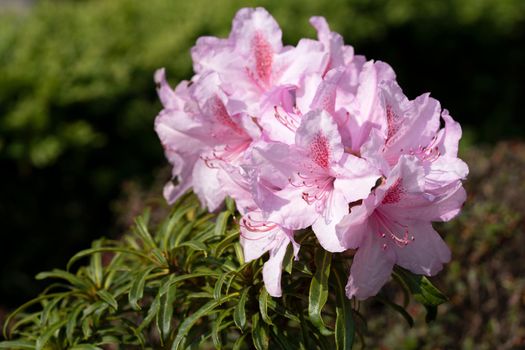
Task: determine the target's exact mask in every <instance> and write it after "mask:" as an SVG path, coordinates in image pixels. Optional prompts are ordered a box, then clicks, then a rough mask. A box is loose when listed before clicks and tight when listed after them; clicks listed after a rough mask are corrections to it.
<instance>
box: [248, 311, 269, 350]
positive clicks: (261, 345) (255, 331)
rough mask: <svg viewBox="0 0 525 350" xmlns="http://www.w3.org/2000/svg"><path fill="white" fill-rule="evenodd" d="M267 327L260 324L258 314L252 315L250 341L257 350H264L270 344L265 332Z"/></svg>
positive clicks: (264, 324)
mask: <svg viewBox="0 0 525 350" xmlns="http://www.w3.org/2000/svg"><path fill="white" fill-rule="evenodd" d="M267 328H268V325H267V324H266V323H262V324H261V323H260V321H259V314H258V313H255V314H253V315H252V341H253V345H254V346H255V348H256V349H257V350H266V349H268V345H269V342H270V338H269V337H268V331H267Z"/></svg>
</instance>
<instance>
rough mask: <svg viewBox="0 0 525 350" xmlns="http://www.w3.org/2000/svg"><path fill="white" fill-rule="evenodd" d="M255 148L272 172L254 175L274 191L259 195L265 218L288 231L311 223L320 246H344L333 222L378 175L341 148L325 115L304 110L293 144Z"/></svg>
mask: <svg viewBox="0 0 525 350" xmlns="http://www.w3.org/2000/svg"><path fill="white" fill-rule="evenodd" d="M258 151H259V153H260V154H261V156H262V157H264V160H265V161H266V162H267V163H268V164H269V167H270V168H271V169H272V170H273V171H272V170H270V171H266V172H267V173H271V174H272V178H269V179H268V178H265V176H264V174H262V175H260V176H259V178H258V179H257V181H258V182H259V183H260V186H259V187H261V186H265V184H268V185H267V186H266V188H268V187H272V186H273V187H275V188H276V189H278V190H276V191H271V190H270V191H266V194H267V195H266V196H264V195H263V196H262V197H261V198H259V203H258V204H259V206H260V207H261V208H262V209H263V211H265V212H268V213H269V215H268V219H269V220H271V221H274V222H277V223H279V224H281V225H282V226H283V227H286V228H289V229H293V230H295V229H303V228H306V227H309V226H312V228H313V230H314V232H315V234H316V236H317V238H318V239H319V242H320V243H321V245H323V247H324V248H325V249H327V250H329V251H342V250H344V247H343V246H341V244H340V242H339V239H338V238H337V236H336V234H335V225H336V224H337V223H338V222H339V221H340V220H341V218H342V217H343V216H345V215H346V214H348V204H349V203H351V202H354V201H356V200H359V199H363V198H366V197H367V196H368V194H369V193H370V190H371V189H372V187H373V186H374V184H375V183H376V181H377V179H378V178H379V174H378V172H377V171H376V170H375V169H373V168H372V167H370V166H369V165H368V163H367V162H366V161H365V160H363V159H360V158H358V157H355V156H353V155H351V154H348V153H345V152H344V149H343V145H342V142H341V137H340V135H339V131H338V129H337V125H336V124H335V122H334V120H333V118H332V117H331V116H330V114H328V113H326V112H325V111H312V112H309V113H308V114H306V115H304V116H303V117H302V119H301V125H300V126H299V128H298V129H297V133H296V135H295V144H293V145H291V146H288V145H283V144H278V143H275V144H270V145H269V146H268V147H267V148H266V149H264V150H263V149H260V148H259V149H258ZM283 155H284V157H285V158H283ZM276 174H280V176H279V175H276ZM276 177H277V178H276ZM284 179H286V180H287V182H284Z"/></svg>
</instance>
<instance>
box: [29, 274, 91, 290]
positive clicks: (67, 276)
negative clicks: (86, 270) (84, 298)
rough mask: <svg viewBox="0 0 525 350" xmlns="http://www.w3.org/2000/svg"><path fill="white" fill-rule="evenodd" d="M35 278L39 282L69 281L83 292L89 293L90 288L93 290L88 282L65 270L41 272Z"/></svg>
mask: <svg viewBox="0 0 525 350" xmlns="http://www.w3.org/2000/svg"><path fill="white" fill-rule="evenodd" d="M35 278H36V279H37V280H43V279H46V278H61V279H64V280H66V281H68V282H69V283H70V284H71V285H73V286H75V287H77V288H79V289H81V290H84V291H87V290H88V289H89V288H91V285H90V284H89V283H88V282H87V281H85V280H82V279H80V278H78V277H77V276H75V275H73V274H72V273H69V272H66V271H63V270H58V269H53V270H52V271H47V272H40V273H39V274H37V275H36V277H35Z"/></svg>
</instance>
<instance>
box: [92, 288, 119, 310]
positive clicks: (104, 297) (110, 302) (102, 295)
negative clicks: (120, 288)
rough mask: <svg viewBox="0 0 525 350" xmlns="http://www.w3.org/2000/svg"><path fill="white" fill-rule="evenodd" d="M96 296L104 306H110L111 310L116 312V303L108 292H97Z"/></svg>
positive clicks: (102, 290)
mask: <svg viewBox="0 0 525 350" xmlns="http://www.w3.org/2000/svg"><path fill="white" fill-rule="evenodd" d="M97 295H98V296H99V297H100V299H102V300H103V301H104V302H105V303H106V304H108V305H109V306H111V307H112V308H113V310H115V311H116V310H118V302H117V300H116V299H115V297H114V296H113V295H112V294H111V293H110V292H108V291H107V290H104V289H101V290H97Z"/></svg>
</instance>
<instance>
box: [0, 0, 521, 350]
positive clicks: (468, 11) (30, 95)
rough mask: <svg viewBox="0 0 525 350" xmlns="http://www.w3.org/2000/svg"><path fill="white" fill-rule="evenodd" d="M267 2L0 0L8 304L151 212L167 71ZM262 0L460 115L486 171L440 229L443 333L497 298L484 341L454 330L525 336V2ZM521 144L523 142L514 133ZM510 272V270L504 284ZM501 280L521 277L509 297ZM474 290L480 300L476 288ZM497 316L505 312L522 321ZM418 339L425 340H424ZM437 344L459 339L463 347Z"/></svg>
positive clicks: (475, 164) (300, 32) (307, 31)
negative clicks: (145, 204)
mask: <svg viewBox="0 0 525 350" xmlns="http://www.w3.org/2000/svg"><path fill="white" fill-rule="evenodd" d="M254 4H255V2H249V1H199V0H192V1H178V0H172V1H170V0H148V1H136V0H135V1H133V0H111V1H108V0H99V1H97V0H92V1H89V0H76V1H74V0H69V1H66V0H56V1H30V0H27V1H12V0H10V1H8V0H0V170H1V171H0V183H1V185H0V219H1V224H0V233H1V237H2V243H1V244H0V257H1V264H0V278H1V280H0V305H2V309H3V310H9V309H11V308H13V307H14V306H16V305H17V304H20V303H21V302H23V301H25V300H27V299H28V298H31V297H33V296H35V295H36V294H37V293H38V291H39V290H40V289H41V288H42V285H40V284H39V283H37V282H36V281H35V280H34V278H33V277H34V275H35V274H36V273H37V272H39V271H42V270H46V269H51V268H53V267H63V266H64V265H65V263H66V261H67V260H68V257H70V256H71V255H72V254H73V253H74V252H76V251H77V250H79V249H82V248H85V247H87V246H89V244H90V242H91V241H92V240H93V239H94V238H97V237H100V236H109V237H117V236H118V235H119V234H120V233H121V232H122V231H123V230H125V228H126V223H127V222H128V220H127V218H128V217H129V216H130V214H129V211H130V210H132V209H133V208H136V207H142V204H140V203H139V204H137V203H136V201H137V198H142V197H141V195H140V193H141V191H143V190H140V189H149V188H151V187H152V186H153V182H154V180H155V179H158V178H159V176H160V178H161V179H160V182H163V181H164V180H166V179H167V178H166V175H165V173H162V170H161V169H162V168H163V167H165V165H166V162H165V160H164V157H163V153H162V148H161V146H160V144H159V142H158V140H157V138H156V135H155V134H154V131H153V120H154V117H155V115H156V113H157V112H158V111H159V110H160V103H159V102H158V101H157V98H156V95H155V86H154V84H153V80H152V77H153V72H154V71H155V69H157V68H159V67H166V69H167V72H168V77H169V79H170V81H171V82H172V83H174V84H175V83H177V82H178V81H180V80H182V79H187V78H189V77H190V76H191V74H192V69H191V60H190V55H189V48H190V47H191V46H192V45H193V43H194V42H195V40H196V39H197V38H198V37H199V36H202V35H216V36H226V35H227V33H228V32H229V29H230V25H231V20H232V18H233V15H234V14H235V12H236V11H237V10H238V9H239V8H241V7H244V6H253V5H254ZM256 4H257V5H260V6H264V7H266V8H267V9H268V10H269V11H270V12H271V13H272V14H273V15H274V16H275V17H276V19H277V21H278V22H279V23H280V25H281V27H282V29H283V34H284V37H283V40H284V42H285V43H286V44H295V43H296V42H297V41H298V39H299V38H300V37H303V36H310V37H312V36H314V35H315V32H314V30H313V29H312V28H311V27H310V26H309V24H308V18H309V17H310V16H313V15H322V16H325V17H326V18H327V20H328V22H329V24H330V25H331V27H332V29H333V30H334V31H338V32H340V33H341V34H343V36H344V38H345V41H346V43H347V44H351V45H353V46H354V48H355V50H356V53H358V54H363V55H366V56H367V57H368V58H373V59H376V60H383V61H386V62H388V63H389V64H391V65H392V66H393V67H394V69H395V70H396V72H397V75H398V81H399V83H400V85H401V86H402V87H403V88H404V91H405V93H406V95H407V96H408V97H409V98H414V97H416V96H417V95H419V94H421V93H424V92H431V93H432V95H433V96H434V97H435V98H437V99H439V100H440V101H441V103H442V106H443V107H444V108H447V109H448V110H449V111H450V112H451V115H452V116H453V117H454V118H456V119H457V120H458V121H460V122H461V123H462V125H463V128H464V139H463V141H462V153H463V156H464V157H465V159H466V160H467V162H468V163H469V165H470V167H471V169H472V170H473V176H472V178H471V180H470V182H469V183H468V184H467V185H468V186H467V187H468V189H469V195H470V201H469V204H467V207H466V210H465V214H464V215H463V216H462V218H460V219H459V220H457V222H455V223H453V224H449V225H445V226H444V227H443V228H442V231H443V232H446V237H447V240H448V242H449V244H451V245H452V249H453V251H454V254H455V262H454V263H452V264H451V266H449V268H448V269H447V272H446V275H445V277H443V278H442V279H443V281H442V283H443V285H445V286H447V287H446V288H444V289H445V290H446V291H447V292H448V294H449V295H451V300H452V303H451V304H450V306H449V308H448V309H447V310H448V311H450V312H452V311H453V312H452V313H451V314H452V315H453V316H450V315H448V316H445V317H444V320H445V321H444V322H448V323H443V324H442V325H438V326H436V327H438V328H437V329H438V331H436V332H437V333H440V334H442V333H443V332H445V333H446V331H447V329H446V328H447V327H449V328H450V327H456V326H457V325H456V324H455V323H454V322H458V320H457V318H459V319H461V315H463V314H465V315H467V314H468V313H469V312H472V309H476V310H480V308H481V306H483V305H485V306H486V304H487V303H488V302H491V303H493V304H494V303H495V306H494V307H492V308H489V309H488V311H487V313H486V317H485V316H479V315H480V314H481V315H485V314H484V313H483V312H482V311H479V312H478V314H476V315H472V317H473V319H472V320H471V322H478V323H477V326H476V328H477V329H478V330H483V332H481V333H482V334H481V333H479V332H478V333H476V332H477V331H476V330H470V332H471V333H472V334H469V330H465V332H464V333H463V334H461V333H457V332H456V333H454V334H456V335H452V336H451V339H456V338H455V337H456V336H457V337H462V342H461V344H462V345H461V347H463V348H465V349H469V348H480V347H476V346H478V345H479V344H482V343H486V342H485V341H484V340H483V339H484V338H483V337H484V336H487V334H489V335H491V334H492V335H494V337H495V338H492V339H495V340H493V341H494V343H493V344H500V345H501V344H503V340H501V342H499V340H500V338H497V337H502V338H503V337H504V334H505V332H511V330H510V328H509V327H511V326H510V325H513V326H515V327H517V328H516V329H514V330H512V334H513V335H516V334H518V335H517V336H516V337H517V338H515V337H514V338H513V337H510V336H509V337H508V338H507V339H506V340H505V341H507V342H508V344H507V345H506V346H507V347H506V348H513V347H514V346H520V345H519V344H520V341H521V342H525V340H524V338H523V335H524V334H525V330H524V328H525V325H524V324H523V318H520V316H519V315H518V314H519V312H518V310H520V308H521V310H522V311H523V306H524V305H525V294H524V289H525V277H524V275H525V271H524V269H523V268H520V267H515V266H514V267H512V268H510V262H508V261H512V260H514V259H521V260H519V261H521V262H522V264H521V265H523V262H525V253H524V249H525V248H524V247H525V244H524V241H523V234H524V218H523V210H524V209H525V208H523V206H522V205H521V207H520V204H519V203H521V202H523V198H524V196H525V188H524V185H523V183H522V180H521V181H518V180H516V179H519V177H517V176H518V174H522V175H519V176H525V175H523V174H525V173H524V169H525V156H524V155H525V147H523V145H522V144H521V143H520V142H519V140H520V139H521V140H522V139H523V137H524V136H525V118H524V115H523V111H522V110H523V108H522V106H523V101H524V100H525V88H524V84H525V2H524V1H522V0H435V1H433V0H429V1H419V0H376V1H365V0H350V1H343V0H331V1H326V2H321V1H316V0H303V1H288V2H283V1H279V0H271V1H259V2H257V3H256ZM509 139H510V140H514V141H512V142H509V141H505V142H503V141H504V140H509ZM498 152H499V153H498ZM159 174H161V175H159ZM521 179H523V177H521ZM155 188H156V189H157V188H158V187H155ZM157 192H158V191H157ZM159 195H160V193H157V196H159ZM138 201H139V202H140V199H139V200H138ZM520 237H521V238H520ZM8 242H9V243H8ZM503 246H505V250H503V249H500V248H502V247H503ZM480 249H481V251H480ZM476 252H477V253H476ZM491 254H492V255H491ZM498 254H499V255H498ZM494 261H495V263H497V264H499V265H497V266H495V265H494ZM483 264H487V265H483ZM490 264H492V265H490ZM476 267H480V268H479V269H476ZM472 271H474V272H472ZM487 271H492V272H491V273H487ZM479 274H481V275H479ZM480 276H481V277H480ZM483 276H485V277H486V279H485V280H484V279H483V278H485V277H483ZM502 276H503V277H505V276H506V277H505V278H506V279H502V280H501V281H499V280H497V279H498V278H500V277H501V278H503V277H502ZM509 276H510V277H509ZM520 276H521V278H520ZM483 281H485V282H486V284H483V283H485V282H483ZM498 281H499V282H501V283H499V282H498ZM505 281H506V282H505ZM509 281H510V282H509ZM474 282H477V283H478V284H479V283H482V286H481V287H480V286H479V285H477V286H476V285H472V283H474ZM503 283H507V284H509V283H510V284H509V285H508V286H507V287H504V291H503V292H498V290H497V288H502V287H501V286H502V285H503ZM494 284H495V285H496V286H494ZM491 286H492V287H491ZM483 288H485V289H486V292H483V293H482V292H480V290H483ZM490 288H495V289H494V290H492V291H491V289H490ZM505 288H507V289H505ZM473 290H475V291H473ZM473 292H479V293H480V295H479V296H477V297H476V296H472V295H470V294H469V293H473ZM498 293H499V294H498ZM516 293H517V294H516ZM465 298H467V299H468V300H467V301H465ZM472 298H474V299H472ZM476 298H477V299H476ZM512 298H514V299H512ZM476 300H477V302H476ZM485 301H487V303H486V302H485ZM414 312H415V313H417V311H414ZM513 312H514V313H518V314H516V315H515V314H513ZM454 315H455V316H454ZM458 315H459V316H458ZM447 317H448V318H447ZM450 317H452V320H450ZM454 317H456V319H454ZM476 317H477V318H476ZM480 317H481V319H479V318H480ZM491 317H495V319H501V318H505V317H506V318H507V319H508V324H507V323H504V321H501V323H498V322H499V321H491ZM474 318H476V321H474ZM385 322H386V321H385ZM494 322H495V323H494ZM475 325H476V324H475ZM372 326H373V325H372ZM403 326H404V328H401V329H402V330H403V329H406V328H407V326H405V325H403ZM469 326H471V327H474V325H472V324H470V325H469ZM378 327H379V326H378ZM380 327H385V325H380ZM439 327H441V328H439ZM443 327H444V329H443ZM485 327H488V328H485ZM498 327H499V328H498ZM456 329H457V330H459V329H458V328H456ZM469 329H470V328H469ZM504 329H506V331H505V330H504ZM431 331H432V329H430V331H429V330H426V332H431ZM400 332H402V331H400ZM413 332H417V329H416V330H414V331H413ZM520 332H521V333H520ZM393 334H394V336H395V332H393ZM507 334H508V333H507ZM520 334H521V335H520ZM414 337H415V339H416V340H415V343H414V344H415V345H414V346H416V348H417V347H418V346H421V343H418V340H417V339H419V338H421V337H422V335H421V334H416V335H414ZM520 337H521V338H520ZM427 338H428V337H427ZM436 339H438V340H439V339H441V338H436ZM509 339H510V340H509ZM516 339H517V340H516ZM520 339H521V340H520ZM438 340H436V341H438ZM436 344H438V345H436V346H438V347H439V346H443V347H445V348H446V347H447V346H448V345H447V344H449V343H447V342H445V341H444V340H443V342H442V343H436ZM476 344H478V345H476ZM486 344H489V343H486ZM516 344H517V345H516ZM521 344H523V343H521ZM412 345H413V344H412ZM412 345H410V344H408V345H407V347H408V348H409V346H412ZM378 346H379V345H378ZM429 346H430V345H429ZM479 346H481V345H479ZM489 346H490V345H489ZM489 348H490V347H489Z"/></svg>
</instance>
